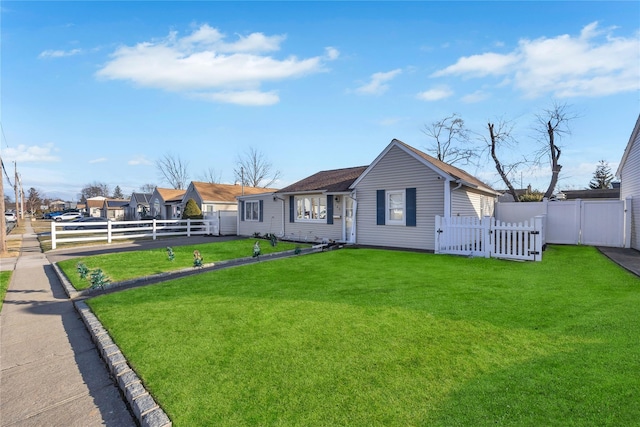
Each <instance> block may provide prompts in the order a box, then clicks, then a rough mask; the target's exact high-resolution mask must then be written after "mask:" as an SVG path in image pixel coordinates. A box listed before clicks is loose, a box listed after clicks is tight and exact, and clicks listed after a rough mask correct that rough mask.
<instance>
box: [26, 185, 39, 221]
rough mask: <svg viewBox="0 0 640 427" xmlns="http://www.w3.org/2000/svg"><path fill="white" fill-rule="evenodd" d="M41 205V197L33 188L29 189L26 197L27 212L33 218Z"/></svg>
mask: <svg viewBox="0 0 640 427" xmlns="http://www.w3.org/2000/svg"><path fill="white" fill-rule="evenodd" d="M41 205H42V197H41V196H40V192H39V191H38V190H36V189H35V188H33V187H31V188H29V194H28V195H27V210H28V211H29V213H30V214H31V215H32V216H33V215H35V213H36V211H37V210H38V209H40V206H41Z"/></svg>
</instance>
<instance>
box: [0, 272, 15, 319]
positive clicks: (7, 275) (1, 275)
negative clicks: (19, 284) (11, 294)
mask: <svg viewBox="0 0 640 427" xmlns="http://www.w3.org/2000/svg"><path fill="white" fill-rule="evenodd" d="M12 274H13V271H0V310H2V304H3V303H4V297H5V295H6V294H7V290H8V289H9V282H11V275H12Z"/></svg>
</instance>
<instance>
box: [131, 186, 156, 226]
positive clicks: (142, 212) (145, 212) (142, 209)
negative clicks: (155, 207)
mask: <svg viewBox="0 0 640 427" xmlns="http://www.w3.org/2000/svg"><path fill="white" fill-rule="evenodd" d="M151 196H153V194H151V193H135V192H134V193H132V194H131V198H130V199H129V204H128V205H127V207H126V208H125V212H124V217H125V220H127V221H135V220H140V219H145V218H148V217H149V216H150V212H151V211H150V206H151V204H150V201H151Z"/></svg>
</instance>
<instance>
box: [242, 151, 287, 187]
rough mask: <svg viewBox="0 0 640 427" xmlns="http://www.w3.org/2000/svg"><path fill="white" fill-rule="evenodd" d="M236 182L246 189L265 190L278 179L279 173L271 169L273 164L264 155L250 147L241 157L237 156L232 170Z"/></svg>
mask: <svg viewBox="0 0 640 427" xmlns="http://www.w3.org/2000/svg"><path fill="white" fill-rule="evenodd" d="M233 174H234V176H235V179H236V182H240V183H242V184H243V185H246V186H248V187H261V188H266V187H269V186H271V185H272V184H273V183H274V182H276V181H277V180H278V179H279V178H280V175H281V174H280V171H279V170H274V169H273V164H272V163H271V162H270V161H268V160H267V158H266V157H265V155H264V154H263V153H261V152H260V151H258V150H257V149H255V148H253V147H251V148H249V151H247V152H246V153H245V154H244V155H243V156H238V158H237V160H236V167H235V168H234V170H233Z"/></svg>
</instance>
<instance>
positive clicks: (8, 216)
mask: <svg viewBox="0 0 640 427" xmlns="http://www.w3.org/2000/svg"><path fill="white" fill-rule="evenodd" d="M4 220H5V221H6V222H16V221H17V220H18V217H17V216H16V214H15V212H5V213H4Z"/></svg>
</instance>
